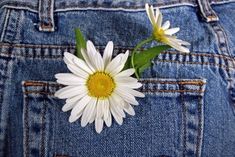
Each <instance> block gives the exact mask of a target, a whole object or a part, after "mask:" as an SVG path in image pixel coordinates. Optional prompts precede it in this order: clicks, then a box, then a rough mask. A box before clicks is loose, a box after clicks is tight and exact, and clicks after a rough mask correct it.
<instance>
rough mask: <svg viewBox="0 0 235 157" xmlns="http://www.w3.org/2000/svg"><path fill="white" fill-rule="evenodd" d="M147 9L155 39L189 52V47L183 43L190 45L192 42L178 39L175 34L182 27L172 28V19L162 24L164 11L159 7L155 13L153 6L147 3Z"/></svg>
mask: <svg viewBox="0 0 235 157" xmlns="http://www.w3.org/2000/svg"><path fill="white" fill-rule="evenodd" d="M145 9H146V12H147V15H148V18H149V20H150V22H151V24H152V26H153V37H154V39H155V40H157V41H159V42H162V43H165V44H167V45H170V46H171V47H173V48H175V49H176V50H179V51H182V52H187V53H188V52H189V49H188V48H186V47H184V46H182V45H190V43H188V42H186V41H183V40H180V39H177V37H176V36H173V34H175V33H177V32H178V31H179V30H180V28H179V27H176V28H170V21H166V22H165V23H164V24H163V25H162V13H161V12H160V10H159V8H156V12H155V14H154V10H153V6H152V5H151V6H149V5H148V4H145Z"/></svg>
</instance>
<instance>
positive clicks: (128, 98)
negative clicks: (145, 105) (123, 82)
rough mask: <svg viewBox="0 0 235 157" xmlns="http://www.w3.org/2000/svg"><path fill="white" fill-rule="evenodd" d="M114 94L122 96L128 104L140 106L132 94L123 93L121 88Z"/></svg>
mask: <svg viewBox="0 0 235 157" xmlns="http://www.w3.org/2000/svg"><path fill="white" fill-rule="evenodd" d="M114 92H115V93H117V94H118V95H119V96H121V97H122V98H123V99H124V100H125V101H126V102H128V103H130V104H133V105H139V103H138V101H136V99H135V97H134V96H133V95H131V94H130V93H128V92H126V91H123V90H122V89H120V88H116V89H115V91H114Z"/></svg>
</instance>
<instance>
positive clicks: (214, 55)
mask: <svg viewBox="0 0 235 157" xmlns="http://www.w3.org/2000/svg"><path fill="white" fill-rule="evenodd" d="M4 46H6V47H9V46H11V47H16V48H41V49H43V48H48V49H50V48H52V49H61V48H65V49H75V46H73V45H32V44H27V45H26V44H22V45H21V44H13V45H12V44H8V43H0V47H4ZM97 47H98V48H99V47H100V48H99V49H103V48H102V47H103V46H97ZM115 49H118V50H122V51H125V50H132V49H133V47H121V46H115ZM200 52H201V51H200ZM2 53H5V54H8V52H2ZM163 53H171V54H179V52H174V51H165V52H163ZM204 53H206V54H200V53H194V54H192V53H190V54H191V55H195V56H207V57H218V58H223V59H228V60H233V61H235V58H234V57H231V55H227V54H213V53H209V54H208V52H204ZM180 55H184V56H187V55H188V54H185V53H180ZM17 56H25V55H17ZM59 56H60V55H58V57H59Z"/></svg>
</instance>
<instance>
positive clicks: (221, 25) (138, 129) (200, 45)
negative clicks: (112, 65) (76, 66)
mask: <svg viewBox="0 0 235 157" xmlns="http://www.w3.org/2000/svg"><path fill="white" fill-rule="evenodd" d="M146 2H148V3H149V4H152V5H154V6H155V7H156V6H158V7H160V8H161V11H162V12H163V17H164V21H165V20H170V21H171V23H172V25H173V26H179V27H180V28H181V31H180V32H179V33H178V36H179V38H180V39H183V40H185V41H188V42H190V43H191V46H190V54H182V53H179V52H176V51H175V50H173V49H172V50H170V51H166V52H164V53H162V54H161V55H159V56H158V57H157V58H155V60H153V66H152V67H151V68H149V69H147V70H146V71H145V72H144V75H143V78H142V79H141V80H140V81H141V82H142V83H143V87H142V88H141V89H140V91H142V92H144V93H145V94H146V97H145V98H144V99H138V101H139V102H140V105H139V106H136V107H134V109H135V111H136V115H135V116H127V118H126V119H125V120H124V123H123V125H122V126H119V125H118V124H117V123H116V122H115V121H113V125H112V126H111V127H110V128H107V127H105V128H104V130H103V131H102V133H101V134H97V133H96V132H95V129H94V124H90V125H88V126H87V127H85V128H82V127H81V126H80V122H79V121H77V122H75V123H72V124H71V123H69V122H68V117H69V112H67V113H64V112H62V110H61V108H62V106H63V104H64V100H59V99H57V98H56V97H54V92H55V91H56V90H58V89H59V88H61V87H62V86H61V85H59V84H57V83H56V82H55V80H56V79H55V77H54V75H55V74H56V73H62V72H68V69H67V68H66V65H65V63H64V62H63V60H62V58H63V53H64V52H65V51H68V52H71V53H74V52H75V46H74V45H75V39H74V28H76V27H79V28H80V29H81V31H82V32H83V33H84V35H85V37H86V39H90V40H92V41H93V42H94V43H95V45H97V46H98V47H99V49H100V52H102V50H103V49H104V46H105V45H106V43H107V42H108V41H109V40H112V41H113V42H114V45H115V50H114V51H115V54H118V53H121V52H125V51H126V50H127V49H129V50H132V49H133V47H134V46H135V45H136V44H137V43H138V42H139V41H141V40H143V39H145V38H147V37H148V36H149V35H150V33H151V31H152V30H151V29H152V28H151V24H150V22H149V21H148V18H147V15H146V13H145V9H144V4H145V3H146ZM0 8H1V9H0V156H1V157H2V156H4V157H5V156H9V157H23V156H24V157H37V156H40V157H43V156H48V157H56V156H57V157H59V156H65V157H67V156H68V157H80V156H82V157H83V156H84V157H96V156H97V157H100V156H109V157H112V156H118V157H119V156H120V157H123V156H138V157H139V156H141V157H142V156H143V157H153V156H155V157H160V156H171V157H182V156H184V157H191V156H192V157H194V156H197V157H200V156H202V157H207V156H209V157H210V156H212V157H221V156H223V157H234V156H235V151H234V150H235V81H234V80H235V72H234V69H235V58H234V56H235V36H234V35H235V31H234V30H235V24H234V21H235V1H233V0H146V1H141V0H115V1H111V0H99V1H97V0H87V1H85V0H1V1H0ZM153 44H154V43H153Z"/></svg>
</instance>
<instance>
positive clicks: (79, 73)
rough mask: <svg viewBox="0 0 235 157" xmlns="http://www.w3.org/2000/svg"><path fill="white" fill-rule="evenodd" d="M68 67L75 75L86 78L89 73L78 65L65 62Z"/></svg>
mask: <svg viewBox="0 0 235 157" xmlns="http://www.w3.org/2000/svg"><path fill="white" fill-rule="evenodd" d="M67 67H68V69H69V70H70V71H71V72H72V73H74V74H75V75H77V76H79V77H82V78H84V79H86V78H87V77H88V76H89V75H88V73H86V72H85V71H83V70H81V69H80V68H79V67H77V66H76V65H73V64H67Z"/></svg>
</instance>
